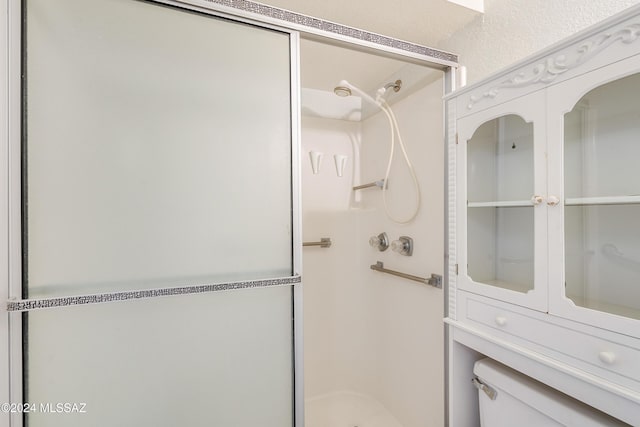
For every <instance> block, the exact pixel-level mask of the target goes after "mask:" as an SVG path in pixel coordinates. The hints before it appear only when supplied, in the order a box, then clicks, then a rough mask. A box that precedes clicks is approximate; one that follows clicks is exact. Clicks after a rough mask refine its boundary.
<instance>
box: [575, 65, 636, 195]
mask: <svg viewBox="0 0 640 427" xmlns="http://www.w3.org/2000/svg"><path fill="white" fill-rule="evenodd" d="M639 98H640V74H634V75H632V76H629V77H626V78H623V79H620V80H616V81H613V82H611V83H607V84H605V85H603V86H600V87H598V88H596V89H594V90H592V91H591V92H589V93H588V94H586V95H585V96H584V97H582V99H581V100H580V101H578V103H577V104H576V106H575V107H574V109H573V110H572V111H571V112H569V113H567V114H566V115H565V134H564V141H565V142H564V159H565V163H564V167H565V195H566V198H567V199H572V198H584V197H620V196H640V168H639V167H638V159H639V158H640V144H638V135H639V134H640V120H638V116H640V103H638V99H639ZM578 202H579V201H578Z"/></svg>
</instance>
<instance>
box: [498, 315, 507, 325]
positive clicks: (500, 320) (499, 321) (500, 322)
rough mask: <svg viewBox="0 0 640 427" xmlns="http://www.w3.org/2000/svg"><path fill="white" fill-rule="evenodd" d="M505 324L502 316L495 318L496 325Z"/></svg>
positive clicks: (504, 318)
mask: <svg viewBox="0 0 640 427" xmlns="http://www.w3.org/2000/svg"><path fill="white" fill-rule="evenodd" d="M506 324H507V318H506V317H504V316H498V317H496V325H498V326H505V325H506Z"/></svg>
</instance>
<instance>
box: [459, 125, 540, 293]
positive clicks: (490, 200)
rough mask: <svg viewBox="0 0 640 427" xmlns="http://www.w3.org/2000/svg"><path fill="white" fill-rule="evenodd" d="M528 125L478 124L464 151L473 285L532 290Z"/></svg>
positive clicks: (530, 142)
mask: <svg viewBox="0 0 640 427" xmlns="http://www.w3.org/2000/svg"><path fill="white" fill-rule="evenodd" d="M533 192H534V191H533V123H527V122H525V121H524V119H522V117H519V116H516V115H507V116H503V117H498V118H497V119H493V120H491V121H488V122H485V123H484V124H482V125H481V126H480V127H479V128H478V129H477V130H476V131H475V132H474V134H473V137H472V138H471V139H470V140H468V147H467V242H468V253H467V256H468V258H467V273H468V275H469V276H470V277H471V279H473V280H474V281H475V282H481V283H484V284H487V285H492V286H497V287H500V288H505V289H510V290H513V291H518V292H527V291H529V290H532V289H533V276H534V267H533V258H534V257H533V254H534V221H533V205H532V203H531V200H530V198H531V195H532V194H533Z"/></svg>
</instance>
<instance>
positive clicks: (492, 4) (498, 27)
mask: <svg viewBox="0 0 640 427" xmlns="http://www.w3.org/2000/svg"><path fill="white" fill-rule="evenodd" d="M485 3H486V4H485V5H486V7H485V13H484V15H478V17H477V18H476V19H475V20H474V21H473V22H471V23H470V24H468V25H467V26H466V27H464V28H463V29H461V30H459V31H457V32H455V33H454V34H453V35H451V36H450V37H447V38H446V39H444V40H442V41H441V42H440V43H439V44H438V46H437V47H438V48H440V49H443V50H447V51H450V52H454V53H457V54H458V55H459V57H460V58H459V61H460V63H461V64H462V65H465V66H466V67H467V69H468V73H467V77H468V81H469V83H473V82H475V81H478V80H480V79H482V78H484V77H486V76H488V75H489V74H491V73H493V72H495V71H498V70H500V69H501V68H504V67H506V66H508V65H510V64H511V63H513V62H515V61H517V60H520V59H522V58H525V57H527V56H529V55H531V54H533V53H535V52H537V51H539V50H541V49H543V48H545V47H547V46H549V45H550V44H552V43H555V42H558V41H560V40H562V39H563V38H565V37H568V36H570V35H572V34H574V33H576V32H578V31H580V30H582V29H585V28H587V27H588V26H590V25H592V24H595V23H597V22H599V21H602V20H603V19H605V18H607V17H609V16H611V15H614V14H616V13H618V12H620V11H622V10H624V9H625V8H627V7H630V6H632V5H634V4H637V3H639V0H588V1H584V0H562V1H550V0H486V2H485Z"/></svg>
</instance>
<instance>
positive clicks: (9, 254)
mask: <svg viewBox="0 0 640 427" xmlns="http://www.w3.org/2000/svg"><path fill="white" fill-rule="evenodd" d="M131 1H140V0H131ZM142 1H148V0H142ZM150 2H152V3H159V4H165V5H168V6H175V7H178V8H182V9H187V10H193V11H198V12H202V13H205V14H208V15H211V16H214V17H220V18H226V19H230V20H232V21H236V22H242V23H246V24H251V25H254V26H257V27H262V28H267V29H273V30H277V31H281V32H284V33H288V34H289V35H290V54H291V56H290V58H291V74H290V76H291V101H292V102H291V106H292V109H291V125H292V128H291V132H292V133H291V138H292V152H291V153H292V208H293V209H292V210H293V212H292V216H293V217H292V219H293V220H292V228H293V230H292V232H293V272H294V274H293V276H296V275H302V240H301V236H302V224H301V217H300V213H301V178H300V176H301V165H300V154H301V153H300V67H299V51H300V37H301V35H302V37H304V38H309V39H313V40H316V41H320V42H324V43H327V44H334V45H338V46H343V47H347V48H351V49H355V50H360V51H364V52H369V53H372V54H375V55H380V56H387V57H391V58H396V59H400V60H403V61H406V62H412V63H416V64H420V65H424V66H426V67H429V68H433V69H437V70H441V71H443V72H444V81H443V91H444V93H445V94H446V93H450V92H452V91H454V90H455V86H456V80H457V78H456V71H457V69H458V67H459V65H458V62H457V61H458V57H457V55H454V54H450V53H447V52H443V51H439V50H437V49H432V48H428V47H426V46H421V45H418V44H415V43H409V42H405V41H402V40H398V39H393V38H390V37H386V36H382V35H379V34H375V33H371V32H368V31H363V30H359V29H357V28H353V27H348V26H345V25H341V24H337V23H333V22H329V21H325V20H322V19H318V18H314V17H311V16H306V15H302V14H298V13H294V12H289V11H287V10H284V9H279V8H275V7H271V6H267V5H262V4H260V3H256V2H253V1H249V0H150ZM21 21H22V5H21V1H20V0H0V22H2V23H4V24H5V25H4V28H5V29H4V30H1V31H0V102H1V103H2V107H3V109H4V111H5V113H2V114H0V135H1V136H0V173H1V174H2V179H0V242H2V246H1V248H0V277H2V278H3V281H4V280H6V283H2V282H0V301H7V302H8V301H16V300H20V299H21V295H22V255H21V247H22V245H21V239H22V236H21V222H22V212H21V205H22V201H21V199H22V193H21V192H22V190H21V175H22V171H21V152H20V144H21V126H22V124H21V109H22V95H21V69H22V67H21V63H22V28H21ZM1 110H2V109H0V111H1ZM445 120H446V115H445ZM447 140H448V136H447V126H444V140H443V144H445V147H446V141H447ZM445 156H446V150H445ZM444 161H445V171H446V170H447V160H446V159H444ZM446 176H447V174H446V173H445V188H446V187H447V183H446ZM446 194H447V193H446V191H445V200H444V206H445V218H446V217H447V212H446V210H447V200H446V197H447V196H446ZM445 227H446V224H445ZM445 236H446V228H445ZM447 246H448V245H447V239H446V238H445V253H444V254H443V263H444V265H445V268H444V282H445V286H444V292H445V298H444V301H443V304H444V306H445V311H446V309H447V306H448V305H447V304H446V303H445V302H446V301H447V299H448V298H447V291H448V289H447V288H448V287H447V283H448V271H447V265H448V263H447V262H446V258H447V253H448V249H447ZM290 286H292V287H293V340H294V343H293V351H294V363H293V364H294V366H293V379H294V396H293V398H294V426H296V427H302V426H303V425H304V381H303V375H302V374H303V320H302V319H303V308H302V283H301V282H300V281H299V280H298V281H297V283H294V284H291V285H290ZM445 315H446V313H445ZM445 331H446V330H445ZM0 342H2V343H3V344H1V346H2V347H0V372H1V374H0V378H1V377H2V376H4V374H7V376H8V381H7V382H6V383H5V382H2V383H0V404H2V403H9V402H22V386H23V384H22V375H23V374H22V313H21V312H20V311H9V310H8V304H4V303H3V304H2V305H1V306H0ZM445 343H446V336H445ZM445 351H446V345H445ZM446 360H447V358H446V357H445V361H446ZM445 369H446V366H445ZM445 378H447V377H446V376H445ZM445 386H446V382H445ZM446 396H447V393H445V404H446ZM0 409H2V408H0ZM446 413H447V411H445V416H446ZM0 424H2V425H8V426H10V427H21V426H22V425H23V421H22V414H20V413H8V412H2V411H0Z"/></svg>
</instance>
